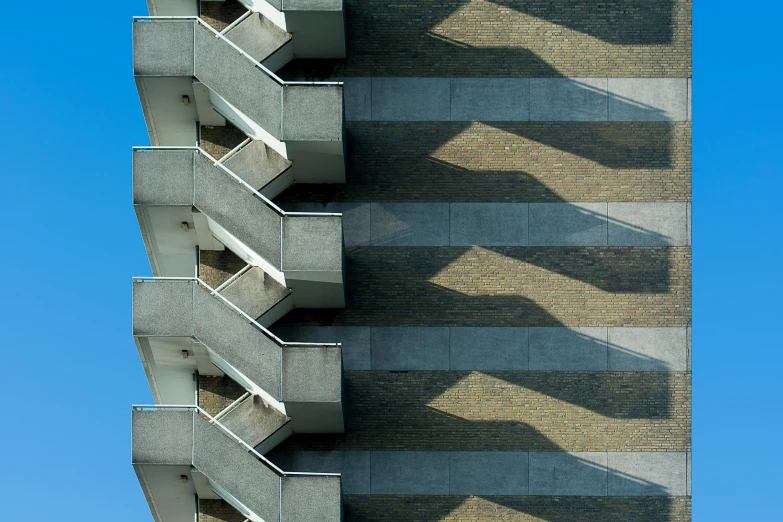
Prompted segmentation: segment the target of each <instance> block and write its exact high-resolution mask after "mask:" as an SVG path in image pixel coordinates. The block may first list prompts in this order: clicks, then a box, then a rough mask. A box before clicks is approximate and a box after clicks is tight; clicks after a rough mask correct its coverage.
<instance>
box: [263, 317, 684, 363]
mask: <svg viewBox="0 0 783 522" xmlns="http://www.w3.org/2000/svg"><path fill="white" fill-rule="evenodd" d="M689 330H690V329H689V328H684V327H667V328H644V327H610V328H607V327H591V328H566V327H551V328H524V327H522V328H518V327H371V326H282V327H276V328H273V331H274V332H275V333H276V334H277V335H279V336H280V337H281V338H282V339H283V340H285V341H290V342H340V343H342V352H343V367H344V369H346V370H435V371H450V370H477V371H483V370H484V371H492V370H497V371H527V370H529V371H637V372H644V371H660V372H666V371H669V372H686V371H690V367H689V363H688V361H689V357H688V350H689Z"/></svg>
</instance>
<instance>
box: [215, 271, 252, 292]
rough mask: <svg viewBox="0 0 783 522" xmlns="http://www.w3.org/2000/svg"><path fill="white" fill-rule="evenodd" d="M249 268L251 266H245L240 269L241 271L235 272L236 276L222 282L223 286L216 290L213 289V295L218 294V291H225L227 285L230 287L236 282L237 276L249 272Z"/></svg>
mask: <svg viewBox="0 0 783 522" xmlns="http://www.w3.org/2000/svg"><path fill="white" fill-rule="evenodd" d="M251 266H252V265H245V266H243V267H242V270H240V271H239V272H237V273H236V274H234V275H232V276H231V277H229V278H228V279H226V280H225V281H224V282H223V284H221V285H220V286H218V287H217V288H215V293H216V294H218V293H220V291H221V290H223V289H225V288H226V287H227V286H228V285H230V284H231V283H233V282H234V281H236V280H237V279H238V278H239V276H241V275H242V274H244V273H245V272H247V271H248V270H250V267H251Z"/></svg>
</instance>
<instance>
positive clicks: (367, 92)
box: [335, 78, 372, 121]
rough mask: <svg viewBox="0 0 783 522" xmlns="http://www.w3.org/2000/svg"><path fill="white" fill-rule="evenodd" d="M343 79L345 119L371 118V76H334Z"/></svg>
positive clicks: (360, 119)
mask: <svg viewBox="0 0 783 522" xmlns="http://www.w3.org/2000/svg"><path fill="white" fill-rule="evenodd" d="M335 81H343V82H344V85H343V96H344V97H345V119H346V121H370V120H372V79H371V78H345V79H344V80H343V79H340V78H335Z"/></svg>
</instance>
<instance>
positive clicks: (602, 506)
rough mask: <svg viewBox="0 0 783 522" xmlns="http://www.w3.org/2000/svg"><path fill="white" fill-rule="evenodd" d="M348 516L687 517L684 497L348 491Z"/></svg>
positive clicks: (586, 520)
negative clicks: (503, 495) (359, 493)
mask: <svg viewBox="0 0 783 522" xmlns="http://www.w3.org/2000/svg"><path fill="white" fill-rule="evenodd" d="M345 519H346V520H347V521H359V520H374V521H379V522H381V521H394V522H401V521H413V520H416V521H422V520H444V521H445V520H448V521H456V520H459V521H469V522H477V521H482V522H483V521H490V520H496V521H501V520H502V521H515V522H540V521H542V520H547V521H552V522H554V521H557V522H561V521H571V520H579V521H580V522H609V521H620V520H622V521H634V522H687V521H690V519H691V500H690V498H685V497H673V498H666V497H486V498H481V497H457V496H405V497H403V496H392V495H346V496H345Z"/></svg>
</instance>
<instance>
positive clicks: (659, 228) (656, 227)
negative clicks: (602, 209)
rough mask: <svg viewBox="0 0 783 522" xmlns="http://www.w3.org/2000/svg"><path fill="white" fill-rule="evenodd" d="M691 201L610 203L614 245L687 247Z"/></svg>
mask: <svg viewBox="0 0 783 522" xmlns="http://www.w3.org/2000/svg"><path fill="white" fill-rule="evenodd" d="M687 212H688V209H687V203H609V204H608V215H609V231H608V234H609V245H610V246H659V245H660V246H665V245H671V246H684V245H686V244H687V242H688V227H687V221H688V215H687Z"/></svg>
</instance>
